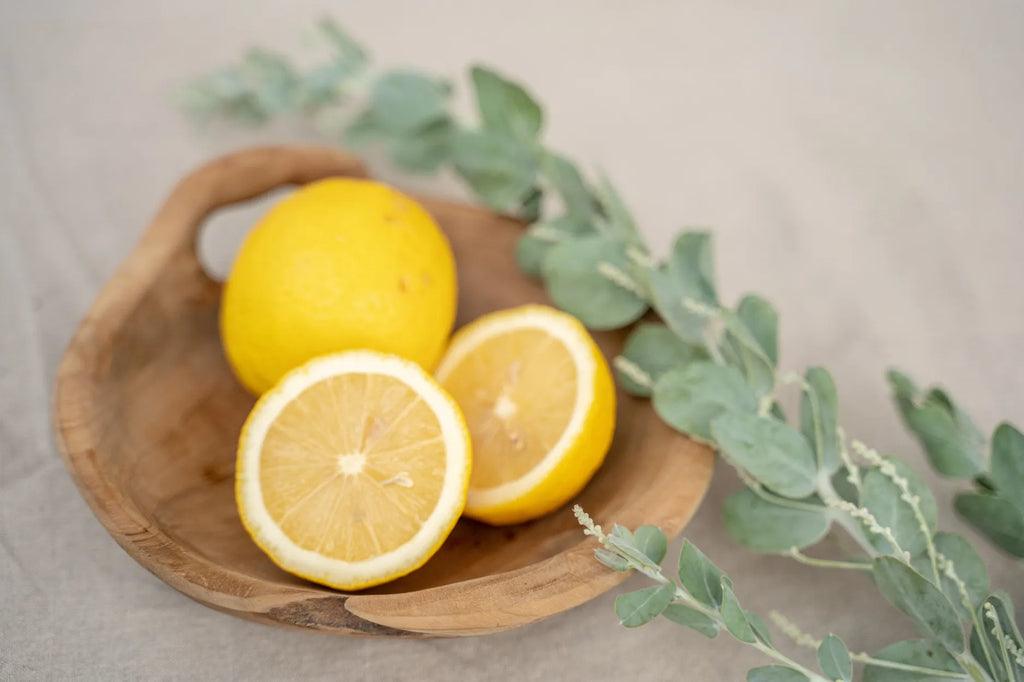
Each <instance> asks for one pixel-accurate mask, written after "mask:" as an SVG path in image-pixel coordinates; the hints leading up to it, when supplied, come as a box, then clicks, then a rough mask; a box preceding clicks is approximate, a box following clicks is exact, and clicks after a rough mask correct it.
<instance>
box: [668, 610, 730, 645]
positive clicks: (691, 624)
mask: <svg viewBox="0 0 1024 682" xmlns="http://www.w3.org/2000/svg"><path fill="white" fill-rule="evenodd" d="M661 615H663V616H665V618H668V619H669V620H670V621H672V622H673V623H678V624H679V625H685V626H686V627H688V628H692V629H694V630H696V631H697V632H699V633H700V634H702V635H704V636H705V637H707V638H709V639H714V637H715V636H716V635H717V634H718V624H717V623H716V622H715V621H713V620H711V619H710V618H708V617H707V616H705V615H704V614H703V613H701V612H700V611H697V610H695V609H691V608H690V607H689V606H683V605H682V604H669V605H668V606H667V607H666V608H665V610H664V611H662V612H661Z"/></svg>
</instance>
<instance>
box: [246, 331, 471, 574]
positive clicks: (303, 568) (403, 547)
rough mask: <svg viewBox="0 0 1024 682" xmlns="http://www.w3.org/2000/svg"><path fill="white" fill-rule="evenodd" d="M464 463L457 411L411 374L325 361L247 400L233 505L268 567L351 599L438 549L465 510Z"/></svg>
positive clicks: (370, 355) (392, 364) (359, 354)
mask: <svg viewBox="0 0 1024 682" xmlns="http://www.w3.org/2000/svg"><path fill="white" fill-rule="evenodd" d="M471 459H472V455H471V447H470V441H469V433H468V431H467V430H466V423H465V421H464V420H463V418H462V413H461V412H460V411H459V408H458V406H457V405H456V404H455V401H453V400H452V398H451V396H449V395H448V394H447V393H446V392H445V391H444V389H442V388H441V387H440V386H439V385H438V384H437V383H436V382H435V381H434V380H433V379H432V378H431V377H430V376H429V375H428V374H427V373H426V372H424V371H423V369H422V368H421V367H420V366H419V365H417V364H415V363H413V362H410V361H408V360H404V359H402V358H399V357H396V356H393V355H384V354H381V353H375V352H372V351H350V352H346V353H336V354H333V355H326V356H323V357H320V358H316V359H315V360H312V361H310V362H309V363H307V364H305V365H303V366H301V367H299V368H298V369H295V370H293V371H291V372H289V373H288V374H287V375H285V377H284V378H283V379H282V380H281V382H280V383H279V384H277V385H276V386H275V387H274V388H272V389H271V390H270V391H267V392H266V393H264V394H263V396H262V397H261V398H260V399H259V400H258V401H257V402H256V406H255V407H254V408H253V410H252V413H251V414H250V415H249V418H248V419H247V420H246V422H245V426H243V427H242V435H241V438H240V439H239V443H238V462H237V467H236V473H235V498H236V500H237V502H238V511H239V514H240V516H241V518H242V523H243V524H244V525H245V528H246V530H248V531H249V534H250V535H251V536H252V538H253V540H255V541H256V544H257V545H259V546H260V548H261V549H262V550H263V551H264V552H266V553H267V555H269V556H270V558H271V559H273V560H274V562H275V563H276V564H277V565H278V566H280V567H281V568H283V569H284V570H286V571H289V572H290V573H294V574H296V575H299V576H302V577H303V578H306V579H308V580H312V581H314V582H318V583H322V584H324V585H329V586H331V587H335V588H338V589H344V590H358V589H362V588H364V587H369V586H371V585H377V584H379V583H383V582H386V581H388V580H392V579H394V578H397V577H399V576H402V575H405V574H406V573H409V572H410V571H413V570H415V569H416V568H418V567H419V566H421V565H423V563H425V562H426V561H427V559H429V558H430V556H431V555H432V554H434V552H436V551H437V549H438V548H439V547H440V546H441V544H442V543H443V542H444V540H445V538H446V537H448V534H449V533H450V532H451V530H452V528H453V527H454V526H455V522H456V521H458V519H459V516H460V515H461V514H462V510H463V507H464V506H465V503H466V489H467V486H468V484H469V472H470V465H471Z"/></svg>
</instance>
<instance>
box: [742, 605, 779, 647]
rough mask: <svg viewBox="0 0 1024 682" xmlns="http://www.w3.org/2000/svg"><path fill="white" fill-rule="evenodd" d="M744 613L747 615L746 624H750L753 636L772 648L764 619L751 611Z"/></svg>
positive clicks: (770, 634)
mask: <svg viewBox="0 0 1024 682" xmlns="http://www.w3.org/2000/svg"><path fill="white" fill-rule="evenodd" d="M745 613H746V615H747V622H748V623H750V627H751V629H752V630H753V631H754V636H755V637H757V638H758V639H759V640H761V641H762V642H764V643H765V644H767V645H768V646H774V645H773V644H772V633H771V631H770V630H769V629H768V625H767V624H766V623H765V622H764V619H763V618H761V616H759V615H757V614H756V613H754V612H753V611H745Z"/></svg>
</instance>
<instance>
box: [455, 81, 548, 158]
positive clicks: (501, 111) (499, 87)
mask: <svg viewBox="0 0 1024 682" xmlns="http://www.w3.org/2000/svg"><path fill="white" fill-rule="evenodd" d="M470 75H471V78H472V80H473V88H474V90H475V91H476V104H477V107H478V108H479V110H480V118H481V120H482V121H483V124H484V128H487V129H490V130H495V131H497V132H500V133H504V134H508V135H512V136H513V137H518V138H522V139H527V140H533V139H536V137H537V136H538V135H539V134H540V129H541V125H542V124H543V114H542V112H541V108H540V105H539V104H537V101H536V100H535V99H534V98H533V97H531V96H530V94H529V93H528V92H526V90H524V89H523V88H522V86H520V85H518V84H516V83H513V82H512V81H510V80H508V79H507V78H504V77H502V76H500V75H498V74H497V73H495V72H494V71H491V70H490V69H487V68H485V67H483V66H474V67H473V68H472V69H471V71H470Z"/></svg>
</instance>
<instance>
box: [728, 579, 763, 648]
mask: <svg viewBox="0 0 1024 682" xmlns="http://www.w3.org/2000/svg"><path fill="white" fill-rule="evenodd" d="M719 612H720V613H721V614H722V622H723V623H725V629H726V630H728V631H729V634H730V635H732V636H733V637H735V638H736V639H738V640H740V641H741V642H746V643H748V644H752V643H754V642H756V641H757V635H756V634H755V633H754V628H753V627H752V626H751V625H750V621H749V620H747V612H746V611H744V610H743V607H741V606H740V603H739V600H737V599H736V595H735V593H733V591H732V587H730V586H729V584H728V583H722V606H721V608H720V609H719Z"/></svg>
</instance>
